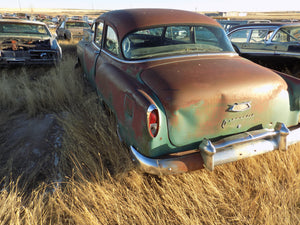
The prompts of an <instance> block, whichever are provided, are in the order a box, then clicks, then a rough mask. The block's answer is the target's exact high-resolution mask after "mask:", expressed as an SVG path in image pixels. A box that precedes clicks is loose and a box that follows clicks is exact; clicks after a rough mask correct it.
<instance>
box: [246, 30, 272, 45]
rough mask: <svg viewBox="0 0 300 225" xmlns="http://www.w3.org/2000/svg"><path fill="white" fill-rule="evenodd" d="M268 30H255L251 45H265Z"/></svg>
mask: <svg viewBox="0 0 300 225" xmlns="http://www.w3.org/2000/svg"><path fill="white" fill-rule="evenodd" d="M267 35H268V30H263V29H253V30H252V33H251V38H250V43H264V41H265V40H266V39H267Z"/></svg>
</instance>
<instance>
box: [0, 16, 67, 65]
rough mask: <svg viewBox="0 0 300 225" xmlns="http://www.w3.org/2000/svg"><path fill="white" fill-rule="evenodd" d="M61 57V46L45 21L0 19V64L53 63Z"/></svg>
mask: <svg viewBox="0 0 300 225" xmlns="http://www.w3.org/2000/svg"><path fill="white" fill-rule="evenodd" d="M61 57H62V51H61V47H60V46H59V44H58V42H57V40H56V39H55V37H54V36H52V34H51V33H50V31H49V29H48V28H47V25H46V24H45V23H42V22H33V21H25V20H22V21H21V20H5V19H3V20H0V66H9V65H41V64H42V65H54V64H56V63H58V62H59V61H60V60H61Z"/></svg>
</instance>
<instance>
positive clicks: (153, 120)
mask: <svg viewBox="0 0 300 225" xmlns="http://www.w3.org/2000/svg"><path fill="white" fill-rule="evenodd" d="M158 122H159V117H158V110H157V109H156V108H154V107H153V108H152V109H151V110H150V111H149V110H148V128H149V133H150V135H151V136H152V137H156V135H157V133H158V128H159V123H158Z"/></svg>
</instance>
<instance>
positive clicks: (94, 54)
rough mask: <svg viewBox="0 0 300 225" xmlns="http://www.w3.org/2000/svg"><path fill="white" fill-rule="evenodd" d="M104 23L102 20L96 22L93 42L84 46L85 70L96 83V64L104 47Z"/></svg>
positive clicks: (92, 81) (90, 79)
mask: <svg viewBox="0 0 300 225" xmlns="http://www.w3.org/2000/svg"><path fill="white" fill-rule="evenodd" d="M103 27H104V23H103V22H102V21H100V22H96V23H95V24H94V26H93V28H92V29H94V30H95V31H94V39H93V41H92V42H89V43H86V46H85V48H84V71H85V73H86V78H87V79H88V80H89V81H91V83H92V84H93V85H95V80H94V78H95V65H96V62H97V59H98V57H99V54H100V52H101V49H102V39H103V38H102V37H103Z"/></svg>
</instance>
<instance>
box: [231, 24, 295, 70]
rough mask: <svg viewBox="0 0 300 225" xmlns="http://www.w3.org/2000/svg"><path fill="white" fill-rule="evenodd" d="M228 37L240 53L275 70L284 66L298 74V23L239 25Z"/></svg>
mask: <svg viewBox="0 0 300 225" xmlns="http://www.w3.org/2000/svg"><path fill="white" fill-rule="evenodd" d="M228 37H229V39H230V41H231V42H232V44H233V46H234V48H235V50H236V52H237V53H239V54H240V55H241V56H243V57H246V58H248V59H250V60H252V61H255V62H258V63H263V64H264V65H267V66H269V67H272V68H274V69H278V70H280V69H282V67H287V68H288V69H289V70H290V71H292V73H294V74H295V76H300V23H284V24H282V23H267V24H248V25H242V26H237V27H234V28H233V29H232V30H231V31H230V32H229V33H228Z"/></svg>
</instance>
